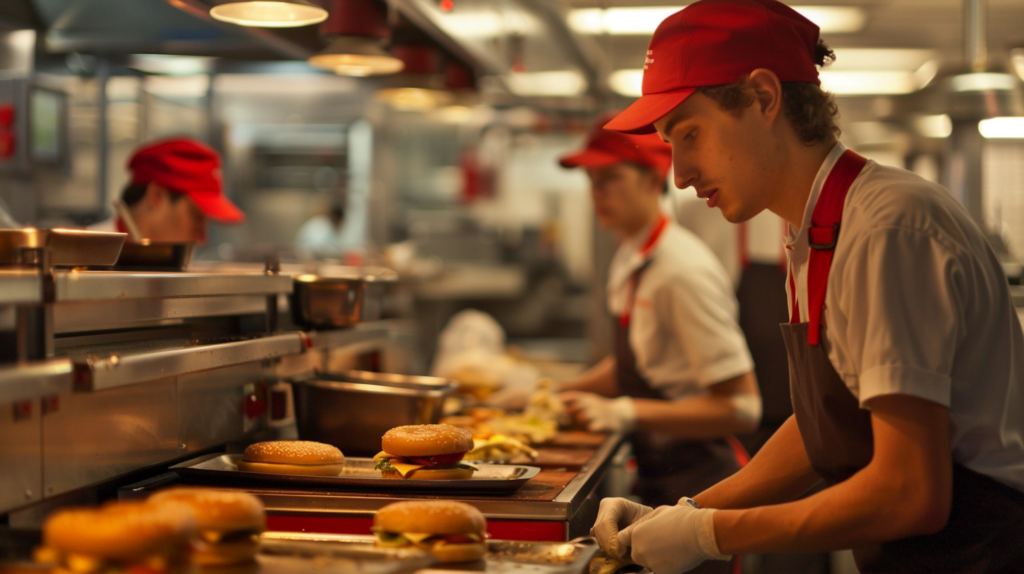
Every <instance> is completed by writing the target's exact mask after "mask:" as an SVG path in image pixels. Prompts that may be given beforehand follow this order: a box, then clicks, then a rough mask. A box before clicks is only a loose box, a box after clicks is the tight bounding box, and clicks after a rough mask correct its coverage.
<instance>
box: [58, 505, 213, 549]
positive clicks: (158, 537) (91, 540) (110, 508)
mask: <svg viewBox="0 0 1024 574" xmlns="http://www.w3.org/2000/svg"><path fill="white" fill-rule="evenodd" d="M195 532H196V518H195V513H194V512H193V511H192V509H191V507H189V506H186V505H183V504H177V503H166V502H165V503H156V502H148V501H147V502H112V503H109V504H105V505H103V506H101V507H99V508H68V509H64V510H59V511H57V512H55V513H54V514H52V515H51V516H50V517H49V518H48V519H47V520H46V523H45V524H44V525H43V542H44V544H45V545H46V546H47V547H49V548H52V549H54V550H56V551H57V552H59V553H61V554H64V555H68V554H77V555H83V556H91V557H95V558H99V559H103V560H110V561H117V562H123V563H128V562H131V561H133V560H143V559H148V558H150V557H154V556H160V557H172V556H174V555H176V554H177V553H178V552H179V551H180V549H181V548H182V547H183V546H184V545H186V544H187V543H188V540H189V539H190V538H192V537H193V536H194V535H195Z"/></svg>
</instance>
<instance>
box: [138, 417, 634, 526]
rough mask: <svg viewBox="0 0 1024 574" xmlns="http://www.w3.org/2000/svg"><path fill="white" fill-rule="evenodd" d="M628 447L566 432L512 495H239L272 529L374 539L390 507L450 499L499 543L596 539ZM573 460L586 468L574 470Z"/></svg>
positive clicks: (155, 482)
mask: <svg viewBox="0 0 1024 574" xmlns="http://www.w3.org/2000/svg"><path fill="white" fill-rule="evenodd" d="M623 441H624V436H623V435H621V434H612V435H595V434H592V433H582V432H571V433H569V432H566V433H559V434H558V436H556V437H555V439H554V440H553V441H552V442H551V443H549V444H547V445H542V446H540V447H538V448H537V451H538V454H539V456H538V464H539V465H541V466H542V467H544V468H543V469H542V471H541V472H540V474H538V475H537V476H536V477H534V478H533V479H531V480H530V481H529V482H527V483H526V484H525V485H524V486H523V487H522V488H520V489H519V490H518V491H517V492H516V493H514V494H511V495H503V496H480V495H469V496H457V495H456V496H452V495H450V494H415V493H405V492H402V493H397V492H395V493H389V492H365V491H360V492H355V491H339V490H318V489H292V488H289V489H283V488H263V487H252V486H240V487H238V488H232V490H244V491H246V492H251V493H253V494H255V495H257V496H259V497H260V499H262V500H263V503H264V504H265V505H266V508H267V515H268V517H267V526H268V528H269V529H270V530H272V531H280V532H306V533H325V534H369V533H370V526H371V525H372V521H373V513H374V512H376V511H377V510H378V509H379V508H381V507H383V506H385V505H387V504H390V503H392V502H398V501H402V500H424V499H449V500H459V501H462V502H466V503H468V504H472V505H473V506H475V507H477V508H478V509H480V511H481V512H483V514H484V516H485V517H486V518H487V527H488V533H489V534H490V535H491V537H492V538H495V539H501V540H526V541H546V542H561V541H567V540H572V539H573V538H576V537H578V536H585V535H586V534H587V533H589V531H590V527H591V526H593V524H594V519H595V518H596V517H597V509H598V504H599V502H600V500H599V498H598V486H599V485H600V483H601V481H602V480H603V479H604V477H605V474H606V473H607V471H608V469H609V466H610V465H611V461H612V459H613V457H614V455H615V454H616V452H617V451H618V449H619V448H620V447H621V446H622V443H623ZM588 454H589V456H588ZM574 459H575V461H579V462H578V463H575V464H579V465H580V466H575V465H574ZM562 463H564V465H563V464H562ZM178 481H179V477H178V476H177V475H176V474H173V473H169V474H165V475H162V476H160V477H156V478H154V479H151V480H148V481H143V482H140V483H137V484H134V485H130V486H127V487H124V488H122V489H121V491H120V494H121V496H122V497H124V498H132V497H144V496H147V495H148V494H149V493H151V492H152V491H155V490H159V489H161V488H165V487H167V486H170V485H172V484H176V483H177V482H178ZM214 488H225V487H218V486H214Z"/></svg>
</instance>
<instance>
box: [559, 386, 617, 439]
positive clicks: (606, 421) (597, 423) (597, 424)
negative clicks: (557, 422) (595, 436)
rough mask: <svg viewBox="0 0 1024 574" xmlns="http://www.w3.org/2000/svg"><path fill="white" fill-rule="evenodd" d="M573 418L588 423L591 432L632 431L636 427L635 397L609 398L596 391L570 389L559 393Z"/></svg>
mask: <svg viewBox="0 0 1024 574" xmlns="http://www.w3.org/2000/svg"><path fill="white" fill-rule="evenodd" d="M559 398H561V399H562V400H563V401H565V403H566V407H568V409H569V413H570V414H572V416H573V418H575V419H576V420H579V421H581V422H583V423H586V425H587V430H589V431H591V432H630V431H632V430H633V429H634V428H636V406H635V405H633V399H631V398H629V397H619V398H617V399H609V398H606V397H602V396H601V395H595V394H594V393H583V392H579V391H568V392H565V393H562V394H560V395H559Z"/></svg>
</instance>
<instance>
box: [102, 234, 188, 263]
mask: <svg viewBox="0 0 1024 574" xmlns="http://www.w3.org/2000/svg"><path fill="white" fill-rule="evenodd" d="M195 248H196V244H195V243H193V242H186V243H166V242H154V241H150V240H148V239H143V240H142V241H140V242H139V243H131V242H128V243H125V244H124V247H122V248H121V255H120V256H119V257H118V258H117V263H116V264H115V267H114V268H115V269H122V270H132V271H184V270H185V268H186V267H188V264H189V262H191V261H192V254H193V253H194V252H195Z"/></svg>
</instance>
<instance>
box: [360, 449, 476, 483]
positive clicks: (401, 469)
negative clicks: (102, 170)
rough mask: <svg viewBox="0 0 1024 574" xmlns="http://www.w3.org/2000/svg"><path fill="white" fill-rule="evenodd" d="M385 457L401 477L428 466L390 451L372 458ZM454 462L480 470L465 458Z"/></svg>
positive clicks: (379, 453) (379, 458) (381, 452)
mask: <svg viewBox="0 0 1024 574" xmlns="http://www.w3.org/2000/svg"><path fill="white" fill-rule="evenodd" d="M385 458H388V459H391V466H393V467H394V468H395V470H397V471H398V473H399V474H401V475H402V476H403V477H404V476H406V475H408V474H409V473H410V472H413V471H416V470H419V469H421V468H429V467H428V466H427V465H425V464H414V463H409V462H405V459H402V458H399V457H397V456H395V455H393V454H390V453H387V452H384V451H380V452H378V453H377V454H375V455H373V460H381V459H385ZM456 464H457V465H458V464H463V465H466V466H468V467H470V468H472V469H473V470H480V468H479V467H478V466H476V465H474V464H470V463H469V462H466V461H465V460H460V461H459V462H458V463H456ZM445 468H448V467H445Z"/></svg>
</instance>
